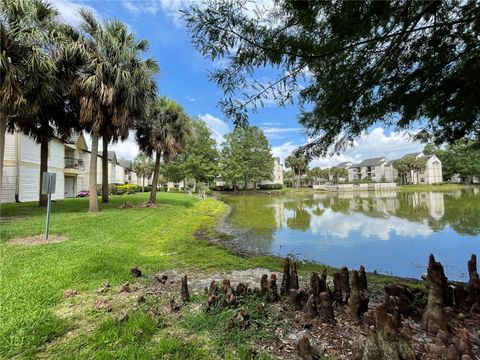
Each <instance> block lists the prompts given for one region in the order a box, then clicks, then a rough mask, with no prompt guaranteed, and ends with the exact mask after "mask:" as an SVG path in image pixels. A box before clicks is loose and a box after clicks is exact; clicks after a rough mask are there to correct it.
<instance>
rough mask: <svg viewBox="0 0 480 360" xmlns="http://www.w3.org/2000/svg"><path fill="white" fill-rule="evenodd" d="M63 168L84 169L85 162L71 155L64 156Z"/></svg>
mask: <svg viewBox="0 0 480 360" xmlns="http://www.w3.org/2000/svg"><path fill="white" fill-rule="evenodd" d="M65 169H76V170H82V171H83V170H85V163H84V162H83V160H82V159H75V158H74V157H71V156H65Z"/></svg>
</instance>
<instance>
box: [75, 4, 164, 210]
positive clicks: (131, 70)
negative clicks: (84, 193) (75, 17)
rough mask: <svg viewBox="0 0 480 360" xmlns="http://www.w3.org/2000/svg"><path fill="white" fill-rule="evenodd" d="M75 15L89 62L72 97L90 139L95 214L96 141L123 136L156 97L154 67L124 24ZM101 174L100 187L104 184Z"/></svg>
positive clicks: (144, 47) (91, 206) (145, 45)
mask: <svg viewBox="0 0 480 360" xmlns="http://www.w3.org/2000/svg"><path fill="white" fill-rule="evenodd" d="M80 15H81V16H82V19H83V21H82V23H81V24H80V28H81V29H82V30H83V31H84V32H85V33H86V35H87V39H85V43H86V46H87V48H88V52H89V61H88V63H87V65H85V66H84V67H83V68H82V70H81V71H80V72H79V74H78V76H77V78H76V81H75V83H74V86H73V87H72V93H73V94H74V95H75V96H76V97H77V98H78V99H79V104H80V122H81V123H82V124H83V125H84V126H86V127H87V128H88V129H89V131H90V134H91V138H92V149H91V160H90V186H89V190H90V194H91V196H90V198H89V210H90V211H91V212H96V211H98V199H97V196H96V193H97V155H98V138H99V136H100V135H105V133H106V131H107V130H108V131H111V135H112V136H113V137H116V138H126V137H127V136H128V132H129V130H130V129H131V128H132V126H133V119H134V118H136V117H141V116H142V114H143V113H144V112H145V111H146V107H147V103H148V100H149V99H151V98H153V96H154V94H155V90H156V86H155V83H154V81H153V79H152V77H153V75H154V74H155V73H157V72H158V65H157V64H156V62H155V61H154V60H153V59H147V60H145V61H142V60H141V59H140V57H139V55H140V53H142V52H143V51H146V50H147V49H148V42H147V41H145V40H141V41H137V40H136V39H135V36H134V35H133V34H132V33H130V32H129V31H128V29H127V27H126V25H125V24H123V23H121V22H120V21H118V20H113V21H105V22H104V23H103V25H102V24H100V23H99V22H98V21H97V20H96V19H95V18H94V16H93V14H92V13H91V12H89V11H87V10H81V11H80ZM106 129H107V130H106ZM105 161H107V160H105ZM105 175H106V174H103V182H104V183H108V177H107V179H106V180H107V181H105Z"/></svg>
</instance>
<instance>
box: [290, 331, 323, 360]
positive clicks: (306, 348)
mask: <svg viewBox="0 0 480 360" xmlns="http://www.w3.org/2000/svg"><path fill="white" fill-rule="evenodd" d="M295 349H296V350H297V352H298V356H299V357H300V358H301V359H302V360H316V359H320V354H318V352H317V351H316V350H315V349H314V348H312V346H311V345H310V340H309V339H308V336H307V335H303V336H302V337H301V338H300V339H299V340H298V341H297V343H296V344H295Z"/></svg>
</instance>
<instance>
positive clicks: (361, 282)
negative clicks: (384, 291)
mask: <svg viewBox="0 0 480 360" xmlns="http://www.w3.org/2000/svg"><path fill="white" fill-rule="evenodd" d="M358 287H359V289H360V292H362V293H363V292H365V291H367V273H366V272H365V267H364V266H363V265H360V269H359V270H358Z"/></svg>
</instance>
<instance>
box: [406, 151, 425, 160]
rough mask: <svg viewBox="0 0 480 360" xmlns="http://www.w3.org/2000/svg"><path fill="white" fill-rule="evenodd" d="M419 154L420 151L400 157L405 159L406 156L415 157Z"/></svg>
mask: <svg viewBox="0 0 480 360" xmlns="http://www.w3.org/2000/svg"><path fill="white" fill-rule="evenodd" d="M420 154H421V152H414V153H409V154H405V155H403V156H402V159H405V158H407V157H417V156H418V155H420Z"/></svg>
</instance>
